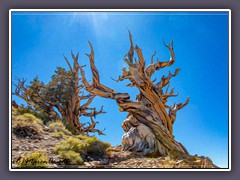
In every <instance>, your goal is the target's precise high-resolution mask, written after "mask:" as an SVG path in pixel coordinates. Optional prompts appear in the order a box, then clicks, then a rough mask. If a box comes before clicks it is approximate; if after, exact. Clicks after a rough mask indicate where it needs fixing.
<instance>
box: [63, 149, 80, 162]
mask: <svg viewBox="0 0 240 180" xmlns="http://www.w3.org/2000/svg"><path fill="white" fill-rule="evenodd" d="M59 155H60V156H61V157H62V158H64V159H66V160H67V164H70V165H81V164H83V159H82V158H81V157H80V156H79V153H76V152H75V151H71V150H70V151H59Z"/></svg>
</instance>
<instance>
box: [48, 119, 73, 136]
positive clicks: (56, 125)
mask: <svg viewBox="0 0 240 180" xmlns="http://www.w3.org/2000/svg"><path fill="white" fill-rule="evenodd" d="M48 127H50V128H52V129H53V130H54V131H55V133H56V134H57V133H58V134H59V135H60V134H62V135H63V136H65V135H67V136H69V135H72V133H71V132H70V131H69V130H67V129H66V127H65V126H64V124H63V123H62V121H60V120H56V121H51V122H49V123H48Z"/></svg>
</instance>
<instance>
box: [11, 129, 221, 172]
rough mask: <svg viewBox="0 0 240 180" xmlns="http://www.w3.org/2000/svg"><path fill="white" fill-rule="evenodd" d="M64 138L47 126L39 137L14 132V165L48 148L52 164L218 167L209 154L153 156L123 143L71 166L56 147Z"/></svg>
mask: <svg viewBox="0 0 240 180" xmlns="http://www.w3.org/2000/svg"><path fill="white" fill-rule="evenodd" d="M61 140H62V138H56V137H55V136H54V134H53V133H52V132H51V129H50V128H49V127H47V126H45V127H44V128H43V132H42V133H41V135H40V136H37V138H35V139H31V138H21V137H17V136H16V135H15V134H14V133H12V167H13V168H17V164H16V162H17V161H18V160H19V159H20V158H21V157H23V156H25V155H26V154H28V153H30V152H34V151H36V150H39V149H45V150H46V152H47V154H48V157H49V158H50V168H217V166H215V165H214V164H213V163H212V161H211V160H210V159H209V158H207V157H203V156H202V157H199V156H197V155H195V156H184V157H183V156H182V157H178V156H176V157H174V156H173V155H172V156H171V155H170V156H167V157H156V158H150V157H143V156H140V155H136V154H133V153H131V152H127V151H122V147H121V146H116V147H111V151H110V152H109V153H108V154H107V155H106V156H104V157H103V158H98V157H88V156H84V157H82V159H83V160H84V164H83V165H78V166H69V165H65V164H64V160H63V159H61V158H60V157H59V156H58V155H56V154H54V153H53V151H52V149H53V147H55V146H56V145H57V144H59V143H60V141H61Z"/></svg>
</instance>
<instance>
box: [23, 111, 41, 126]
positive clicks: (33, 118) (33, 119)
mask: <svg viewBox="0 0 240 180" xmlns="http://www.w3.org/2000/svg"><path fill="white" fill-rule="evenodd" d="M23 117H25V118H27V119H28V120H32V121H36V122H37V123H39V124H43V122H42V121H41V120H40V119H38V118H37V117H36V116H34V115H33V114H30V113H25V114H23Z"/></svg>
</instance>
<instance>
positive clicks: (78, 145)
mask: <svg viewBox="0 0 240 180" xmlns="http://www.w3.org/2000/svg"><path fill="white" fill-rule="evenodd" d="M53 151H54V152H56V153H57V154H60V152H62V151H74V152H77V153H81V154H86V144H85V143H83V142H82V141H81V140H79V139H78V138H68V139H66V140H63V141H61V142H60V144H58V145H57V146H55V147H54V149H53Z"/></svg>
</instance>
